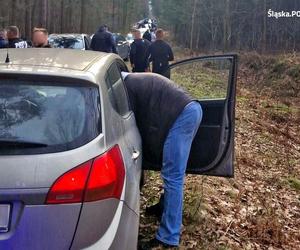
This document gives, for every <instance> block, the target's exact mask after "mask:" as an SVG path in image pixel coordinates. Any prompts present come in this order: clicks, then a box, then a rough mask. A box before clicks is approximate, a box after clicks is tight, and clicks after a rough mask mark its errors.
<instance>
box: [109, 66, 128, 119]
mask: <svg viewBox="0 0 300 250" xmlns="http://www.w3.org/2000/svg"><path fill="white" fill-rule="evenodd" d="M106 81H107V82H106V84H107V87H108V95H109V99H110V101H111V103H112V106H113V108H114V109H115V110H116V111H117V112H118V113H119V114H120V115H121V116H126V115H127V114H128V113H129V112H130V109H129V102H128V97H127V92H126V89H125V86H124V83H123V79H122V76H121V72H120V70H119V68H118V66H117V64H116V63H113V64H112V65H111V66H110V68H109V70H108V75H107V79H106Z"/></svg>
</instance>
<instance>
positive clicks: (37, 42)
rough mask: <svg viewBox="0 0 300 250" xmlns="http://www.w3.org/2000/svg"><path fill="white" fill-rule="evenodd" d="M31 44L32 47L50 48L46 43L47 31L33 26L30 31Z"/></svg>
mask: <svg viewBox="0 0 300 250" xmlns="http://www.w3.org/2000/svg"><path fill="white" fill-rule="evenodd" d="M32 46H33V47H34V48H51V46H50V45H49V43H48V31H47V30H46V29H44V28H34V29H33V32H32Z"/></svg>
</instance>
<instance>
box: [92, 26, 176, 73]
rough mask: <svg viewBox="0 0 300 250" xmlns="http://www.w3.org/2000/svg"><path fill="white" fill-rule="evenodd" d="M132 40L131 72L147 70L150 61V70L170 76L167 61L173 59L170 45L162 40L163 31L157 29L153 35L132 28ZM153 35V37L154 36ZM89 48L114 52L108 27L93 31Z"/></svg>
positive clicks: (113, 44)
mask: <svg viewBox="0 0 300 250" xmlns="http://www.w3.org/2000/svg"><path fill="white" fill-rule="evenodd" d="M133 35H134V41H133V42H132V44H131V45H130V56H129V57H130V63H131V66H132V72H149V71H150V63H152V72H153V73H157V74H160V75H163V76H165V77H167V78H170V68H169V62H170V61H173V60H174V55H173V51H172V49H171V47H170V45H169V44H168V43H167V42H165V41H164V31H163V30H162V29H157V30H156V32H155V36H153V35H151V34H150V33H149V35H150V36H149V37H148V34H147V32H146V33H144V35H143V36H142V33H141V31H140V29H135V30H133ZM154 37H155V38H154ZM91 49H92V50H95V51H102V52H108V53H116V54H117V50H116V44H115V41H114V38H113V35H112V33H110V32H109V30H108V27H107V26H106V25H103V26H101V27H100V28H99V30H98V31H97V32H96V33H95V35H94V36H93V38H92V42H91Z"/></svg>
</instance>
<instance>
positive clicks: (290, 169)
mask: <svg viewBox="0 0 300 250" xmlns="http://www.w3.org/2000/svg"><path fill="white" fill-rule="evenodd" d="M285 59H286V60H285ZM285 59H282V58H281V57H280V58H279V57H278V58H267V57H265V58H260V57H259V56H257V55H255V56H253V58H244V57H243V58H242V61H244V62H242V65H241V66H240V70H239V78H238V92H237V114H236V146H235V152H236V160H235V178H234V179H225V178H214V177H201V176H187V178H186V189H185V190H186V192H185V209H184V219H183V221H184V223H183V224H184V227H183V233H182V243H181V247H180V249H220V250H221V249H224V250H225V249H299V246H300V231H299V230H300V227H299V225H300V180H299V179H300V132H299V131H300V109H299V103H300V96H299V92H297V89H295V91H294V92H293V93H292V94H291V93H290V90H289V89H288V88H291V86H294V85H295V84H296V85H295V86H296V88H298V87H299V86H300V83H299V82H298V83H297V81H298V80H299V78H300V77H299V78H297V77H298V76H299V75H297V72H296V71H295V72H294V73H295V75H293V72H292V73H291V75H292V76H293V77H289V78H288V77H286V76H289V75H290V73H289V72H288V70H290V69H291V68H293V67H294V66H295V65H296V67H298V66H297V65H299V56H295V58H294V59H293V60H290V58H289V57H288V56H286V57H285ZM270 60H271V62H270ZM272 60H273V61H272ZM282 61H283V62H284V63H286V65H281V66H280V65H279V66H278V65H277V64H280V63H279V62H282ZM249 62H251V63H257V62H259V63H260V64H261V66H260V68H258V69H255V67H254V66H253V65H252V66H251V65H249ZM251 63H250V64H251ZM276 63H277V64H276ZM276 65H277V66H278V67H283V68H285V71H284V72H281V73H280V72H279V73H278V72H276V71H275V73H274V72H273V70H274V68H273V67H275V66H276ZM288 65H290V66H291V67H288ZM253 67H254V68H253ZM277 70H278V69H277ZM279 70H282V69H279ZM270 72H271V73H272V74H273V73H274V75H271V73H270ZM277 73H278V75H277V76H276V74H277ZM289 80H290V82H288V81H289ZM269 81H270V82H272V84H269ZM297 84H298V85H297ZM278 91H282V94H281V93H280V92H278ZM287 92H289V93H288V94H286V93H287ZM161 190H162V184H161V180H160V178H159V175H158V174H157V173H154V172H148V173H147V182H146V185H145V187H144V189H143V192H142V197H141V199H142V207H141V208H142V211H141V229H140V234H141V235H142V236H143V237H145V238H149V239H150V238H152V237H153V236H154V235H155V230H156V228H157V221H156V220H155V218H149V217H148V218H147V217H146V216H145V215H144V209H145V206H146V205H151V204H153V203H156V201H157V199H158V194H159V192H160V191H161Z"/></svg>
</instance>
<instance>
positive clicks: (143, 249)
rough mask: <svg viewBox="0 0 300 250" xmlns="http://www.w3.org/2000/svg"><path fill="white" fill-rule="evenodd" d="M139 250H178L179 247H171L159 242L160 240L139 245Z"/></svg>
mask: <svg viewBox="0 0 300 250" xmlns="http://www.w3.org/2000/svg"><path fill="white" fill-rule="evenodd" d="M138 249H139V250H152V249H153V250H154V249H178V247H177V246H173V245H169V244H166V243H163V242H161V241H159V240H158V239H152V240H149V241H144V242H140V243H139V248H138Z"/></svg>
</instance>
